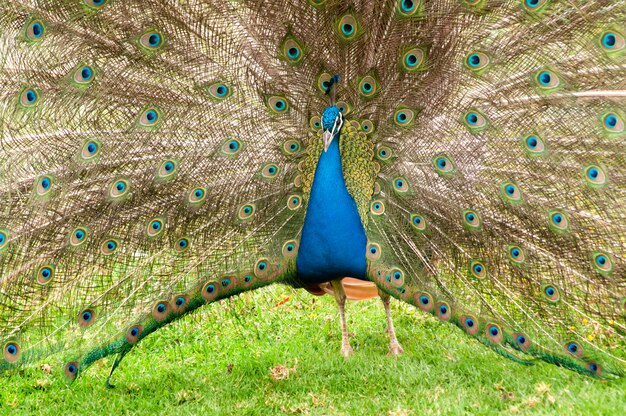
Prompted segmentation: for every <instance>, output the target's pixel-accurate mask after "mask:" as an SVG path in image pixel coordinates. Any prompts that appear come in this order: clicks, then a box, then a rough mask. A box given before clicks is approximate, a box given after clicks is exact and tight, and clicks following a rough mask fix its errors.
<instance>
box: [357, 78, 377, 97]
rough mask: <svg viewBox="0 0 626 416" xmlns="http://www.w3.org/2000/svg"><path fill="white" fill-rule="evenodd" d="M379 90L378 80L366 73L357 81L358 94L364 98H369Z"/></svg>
mask: <svg viewBox="0 0 626 416" xmlns="http://www.w3.org/2000/svg"><path fill="white" fill-rule="evenodd" d="M379 92H380V85H379V84H378V81H376V79H375V78H374V77H373V76H371V75H367V76H365V77H363V78H362V79H361V81H360V82H359V94H361V96H363V97H365V98H371V97H373V96H375V95H376V94H378V93H379Z"/></svg>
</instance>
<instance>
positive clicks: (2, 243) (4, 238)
mask: <svg viewBox="0 0 626 416" xmlns="http://www.w3.org/2000/svg"><path fill="white" fill-rule="evenodd" d="M8 243H9V233H8V232H7V231H6V230H3V229H0V253H1V252H2V251H4V249H5V248H7V244H8Z"/></svg>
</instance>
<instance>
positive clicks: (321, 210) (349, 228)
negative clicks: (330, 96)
mask: <svg viewBox="0 0 626 416" xmlns="http://www.w3.org/2000/svg"><path fill="white" fill-rule="evenodd" d="M338 117H340V115H339V110H337V107H334V106H332V107H328V108H327V109H326V111H324V115H323V117H322V122H323V125H324V130H326V131H332V129H333V125H334V123H335V120H336V119H337V118H338ZM339 140H340V134H339V133H336V134H335V136H334V138H333V139H332V141H331V142H330V145H329V146H328V149H327V150H326V151H324V152H322V154H321V156H320V158H319V162H318V165H317V168H316V170H315V177H314V179H313V187H312V189H311V196H310V198H309V204H308V207H307V212H306V217H305V220H304V227H303V229H302V238H301V239H300V250H299V252H298V258H297V262H296V266H297V272H298V279H299V280H300V282H301V283H303V284H314V283H322V282H327V281H330V280H334V279H338V278H343V277H346V276H351V277H356V278H359V279H364V280H365V279H366V262H365V247H366V244H367V237H366V236H365V230H364V228H363V223H362V222H361V218H360V217H359V212H358V210H357V207H356V203H355V202H354V199H353V198H352V196H351V195H350V193H349V192H348V189H347V188H346V184H345V181H344V176H343V171H342V167H341V152H340V150H339Z"/></svg>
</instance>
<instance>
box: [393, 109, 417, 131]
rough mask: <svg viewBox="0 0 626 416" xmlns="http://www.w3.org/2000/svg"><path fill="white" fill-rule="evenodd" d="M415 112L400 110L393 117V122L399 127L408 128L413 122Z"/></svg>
mask: <svg viewBox="0 0 626 416" xmlns="http://www.w3.org/2000/svg"><path fill="white" fill-rule="evenodd" d="M414 117H415V112H414V111H413V110H411V109H409V108H400V109H398V110H396V112H395V113H394V115H393V121H394V123H396V124H397V125H398V126H401V127H408V126H410V125H411V123H412V122H413V118H414Z"/></svg>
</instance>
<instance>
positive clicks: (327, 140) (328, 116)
mask: <svg viewBox="0 0 626 416" xmlns="http://www.w3.org/2000/svg"><path fill="white" fill-rule="evenodd" d="M341 126H343V114H342V113H341V111H339V109H338V108H337V106H336V105H331V106H328V107H326V110H324V114H322V128H323V129H324V133H323V134H322V140H323V141H324V151H327V150H328V147H329V146H330V144H331V143H332V142H333V139H334V138H335V135H337V134H339V131H340V130H341Z"/></svg>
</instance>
